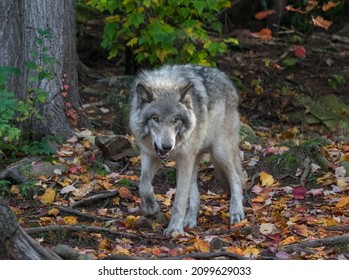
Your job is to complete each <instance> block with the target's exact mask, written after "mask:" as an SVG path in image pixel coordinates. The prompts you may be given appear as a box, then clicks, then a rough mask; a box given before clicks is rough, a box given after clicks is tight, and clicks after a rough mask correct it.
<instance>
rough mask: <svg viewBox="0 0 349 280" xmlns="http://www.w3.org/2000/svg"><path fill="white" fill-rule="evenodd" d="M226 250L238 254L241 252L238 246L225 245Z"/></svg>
mask: <svg viewBox="0 0 349 280" xmlns="http://www.w3.org/2000/svg"><path fill="white" fill-rule="evenodd" d="M226 251H227V252H229V253H235V254H239V255H242V253H243V251H242V249H241V248H238V247H227V249H226Z"/></svg>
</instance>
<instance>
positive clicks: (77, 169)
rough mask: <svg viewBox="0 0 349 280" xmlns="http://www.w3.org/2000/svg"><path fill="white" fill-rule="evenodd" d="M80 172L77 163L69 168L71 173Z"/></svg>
mask: <svg viewBox="0 0 349 280" xmlns="http://www.w3.org/2000/svg"><path fill="white" fill-rule="evenodd" d="M78 172H79V168H78V167H77V166H75V165H74V166H72V167H70V168H69V173H71V174H76V173H78Z"/></svg>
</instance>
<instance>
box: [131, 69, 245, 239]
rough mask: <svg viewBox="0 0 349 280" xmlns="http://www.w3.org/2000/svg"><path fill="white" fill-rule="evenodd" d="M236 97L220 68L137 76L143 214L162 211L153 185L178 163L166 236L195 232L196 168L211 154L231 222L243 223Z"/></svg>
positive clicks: (134, 105) (135, 119)
mask: <svg viewBox="0 0 349 280" xmlns="http://www.w3.org/2000/svg"><path fill="white" fill-rule="evenodd" d="M238 100H239V98H238V94H237V92H236V89H235V87H234V85H233V84H232V82H231V81H230V79H229V78H228V77H227V76H226V75H225V74H224V73H223V72H222V71H220V70H218V69H216V68H209V67H202V66H195V65H174V66H170V65H165V66H163V67H161V68H159V69H157V70H154V71H144V72H142V73H141V74H139V75H138V77H137V79H136V81H135V84H134V87H133V89H132V92H131V96H130V129H131V131H132V133H133V134H134V136H135V138H136V141H137V145H138V146H139V148H140V152H141V165H142V170H141V182H140V186H139V191H140V196H141V199H142V203H141V208H142V210H143V212H144V214H145V215H147V216H153V215H155V214H156V213H157V212H158V211H159V205H158V203H157V202H156V199H155V194H154V189H153V186H152V180H153V177H154V175H155V173H156V172H157V170H158V169H159V168H160V167H161V164H162V161H165V160H167V159H168V158H169V157H170V158H172V159H174V160H175V161H176V162H177V191H176V198H175V202H174V205H173V207H172V210H171V212H172V215H171V221H170V224H169V226H168V228H167V229H166V230H165V235H170V234H171V233H172V232H179V233H183V227H184V226H189V227H190V228H193V227H196V225H197V224H196V221H197V215H198V212H199V208H200V196H199V192H198V187H197V166H198V164H199V162H200V160H201V157H202V155H203V154H204V153H207V152H209V153H211V155H212V161H213V163H214V165H215V168H216V170H217V174H218V175H220V177H221V178H222V179H223V181H225V182H226V183H227V184H229V186H227V189H228V190H229V192H230V211H229V213H230V222H231V224H234V223H236V222H239V221H240V220H242V219H244V211H243V205H242V184H243V176H242V166H241V159H240V153H239V146H238V144H239V124H240V121H239V113H238Z"/></svg>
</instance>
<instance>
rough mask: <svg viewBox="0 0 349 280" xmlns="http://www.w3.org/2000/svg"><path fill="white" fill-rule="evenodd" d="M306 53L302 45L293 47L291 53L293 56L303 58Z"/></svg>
mask: <svg viewBox="0 0 349 280" xmlns="http://www.w3.org/2000/svg"><path fill="white" fill-rule="evenodd" d="M306 53H307V51H306V50H305V48H304V47H303V46H298V45H296V46H294V47H293V54H294V56H295V57H299V58H304V57H305V55H306Z"/></svg>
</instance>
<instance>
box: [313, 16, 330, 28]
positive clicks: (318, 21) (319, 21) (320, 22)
mask: <svg viewBox="0 0 349 280" xmlns="http://www.w3.org/2000/svg"><path fill="white" fill-rule="evenodd" d="M312 22H313V24H314V25H315V26H317V27H321V28H324V29H326V30H328V29H329V28H330V26H331V25H332V23H333V22H332V21H329V20H326V19H324V18H323V17H320V16H317V17H316V18H312Z"/></svg>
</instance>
